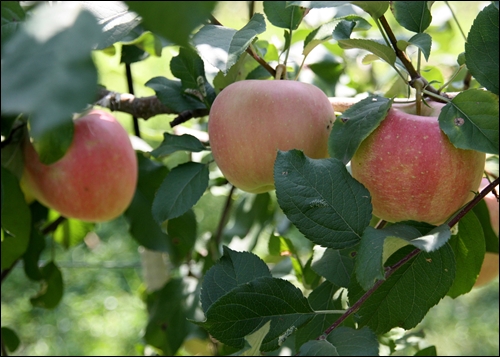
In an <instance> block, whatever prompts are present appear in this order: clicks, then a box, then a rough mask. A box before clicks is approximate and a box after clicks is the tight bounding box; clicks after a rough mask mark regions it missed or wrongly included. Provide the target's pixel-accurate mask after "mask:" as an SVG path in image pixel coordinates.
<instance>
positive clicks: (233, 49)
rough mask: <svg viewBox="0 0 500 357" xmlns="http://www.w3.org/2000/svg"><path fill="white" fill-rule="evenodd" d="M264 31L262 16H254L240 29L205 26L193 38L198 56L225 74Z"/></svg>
mask: <svg viewBox="0 0 500 357" xmlns="http://www.w3.org/2000/svg"><path fill="white" fill-rule="evenodd" d="M265 30H266V22H265V20H264V16H263V15H262V14H254V15H253V16H252V18H251V20H250V22H248V24H246V25H245V26H244V27H243V28H242V29H240V30H238V31H236V30H234V29H232V28H228V27H223V26H216V25H205V26H203V27H202V28H201V29H200V31H198V32H197V33H196V34H195V35H194V36H193V43H194V45H195V46H196V49H197V50H198V52H199V53H200V55H201V56H202V57H203V58H204V59H205V60H206V61H207V62H208V63H210V64H211V65H213V66H214V67H216V68H218V69H219V70H221V71H222V73H224V74H226V73H227V72H228V71H229V69H230V68H231V67H232V66H233V65H234V64H235V63H236V62H237V61H238V59H239V58H240V56H241V55H242V54H243V53H244V52H245V50H246V49H247V48H248V46H250V44H251V43H252V41H253V40H254V39H255V37H256V36H257V35H258V34H260V33H262V32H264V31H265Z"/></svg>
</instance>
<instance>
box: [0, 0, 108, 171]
mask: <svg viewBox="0 0 500 357" xmlns="http://www.w3.org/2000/svg"><path fill="white" fill-rule="evenodd" d="M100 35H101V28H100V26H99V25H98V24H97V22H96V20H95V18H94V16H93V15H92V14H91V13H89V12H88V11H86V10H82V9H81V7H79V6H78V4H75V3H72V2H67V3H61V4H57V5H54V6H41V7H39V8H38V9H37V11H36V12H35V13H34V14H33V16H31V17H30V18H29V20H28V21H27V22H26V23H25V26H23V27H22V28H21V30H20V31H18V32H16V34H15V35H13V36H12V38H11V39H10V40H9V41H8V42H7V43H6V44H4V45H3V47H2V69H1V78H2V85H1V99H2V113H4V112H6V113H27V114H31V118H30V135H31V137H32V138H34V140H35V148H36V149H37V151H38V153H39V154H40V159H41V160H42V162H44V163H46V164H49V163H52V162H55V161H56V160H58V159H59V158H61V157H62V156H63V155H64V153H65V152H66V150H67V148H68V147H69V144H70V143H71V138H72V134H71V135H68V133H67V132H65V130H67V128H68V126H70V127H71V126H72V122H71V116H72V115H73V113H76V112H80V111H82V110H83V109H84V108H85V106H86V105H88V103H93V102H94V101H95V96H96V91H97V71H96V68H95V66H94V63H93V61H92V57H91V50H92V49H93V48H94V46H95V44H96V43H97V41H98V40H99V38H100ZM75 44H78V46H75ZM27 83H29V85H26V84H27ZM63 128H64V129H63ZM60 129H61V132H59V130H60Z"/></svg>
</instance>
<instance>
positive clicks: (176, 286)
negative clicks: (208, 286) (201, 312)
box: [144, 277, 199, 356]
mask: <svg viewBox="0 0 500 357" xmlns="http://www.w3.org/2000/svg"><path fill="white" fill-rule="evenodd" d="M198 293H199V290H198V287H197V284H196V282H195V279H193V278H189V277H184V278H183V279H180V278H174V279H171V280H170V281H169V282H168V283H167V284H165V286H164V287H163V288H162V289H161V290H158V291H155V292H154V293H152V294H150V295H148V296H147V298H146V303H147V309H148V313H149V319H148V324H147V326H146V331H145V333H144V339H145V341H146V343H147V344H149V345H151V346H154V347H156V348H159V349H161V351H162V352H163V354H164V355H166V356H174V355H176V352H177V350H178V349H179V348H180V347H181V345H182V343H183V342H184V340H185V339H186V337H187V336H188V334H189V333H190V332H191V330H192V326H193V325H192V324H191V323H190V322H189V321H188V320H187V318H193V317H194V312H195V309H196V307H197V304H198V302H199V301H198V299H197V298H196V297H197V296H198Z"/></svg>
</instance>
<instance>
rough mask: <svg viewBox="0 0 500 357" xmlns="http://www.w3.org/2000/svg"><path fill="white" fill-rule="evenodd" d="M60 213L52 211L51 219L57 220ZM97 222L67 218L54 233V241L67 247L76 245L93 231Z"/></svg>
mask: <svg viewBox="0 0 500 357" xmlns="http://www.w3.org/2000/svg"><path fill="white" fill-rule="evenodd" d="M58 217H59V213H57V212H55V211H50V214H49V219H51V221H54V220H56V219H57V218H58ZM94 227H95V224H93V223H89V222H83V221H79V220H77V219H66V220H64V222H62V223H61V224H59V225H58V226H57V228H56V230H55V231H54V233H53V238H54V241H56V242H58V243H59V244H61V245H62V246H63V247H65V248H69V247H74V246H76V245H77V244H80V243H82V242H83V239H84V238H85V236H86V235H87V234H88V233H90V232H92V231H93V229H94Z"/></svg>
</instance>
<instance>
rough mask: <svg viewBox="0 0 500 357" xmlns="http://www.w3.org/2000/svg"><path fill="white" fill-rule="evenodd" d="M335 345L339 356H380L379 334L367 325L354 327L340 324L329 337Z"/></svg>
mask: <svg viewBox="0 0 500 357" xmlns="http://www.w3.org/2000/svg"><path fill="white" fill-rule="evenodd" d="M326 340H327V341H329V342H330V343H331V344H332V345H333V346H335V348H336V350H337V352H338V353H339V356H378V355H379V351H378V348H379V343H378V340H377V336H376V335H375V334H374V333H373V331H372V330H370V329H369V328H367V327H363V328H361V329H354V328H350V327H344V326H340V327H337V328H336V329H335V330H333V331H332V332H331V333H330V334H329V335H328V336H327V337H326Z"/></svg>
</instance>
